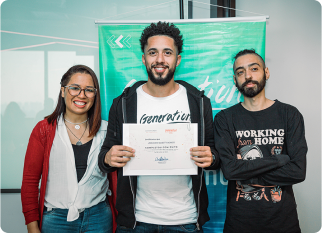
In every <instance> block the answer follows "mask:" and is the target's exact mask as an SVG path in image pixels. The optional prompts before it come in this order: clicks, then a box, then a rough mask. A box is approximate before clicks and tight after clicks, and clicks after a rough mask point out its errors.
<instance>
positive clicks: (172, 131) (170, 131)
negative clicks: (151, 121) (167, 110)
mask: <svg viewBox="0 0 322 233" xmlns="http://www.w3.org/2000/svg"><path fill="white" fill-rule="evenodd" d="M165 132H166V133H168V134H173V133H175V132H177V129H165Z"/></svg>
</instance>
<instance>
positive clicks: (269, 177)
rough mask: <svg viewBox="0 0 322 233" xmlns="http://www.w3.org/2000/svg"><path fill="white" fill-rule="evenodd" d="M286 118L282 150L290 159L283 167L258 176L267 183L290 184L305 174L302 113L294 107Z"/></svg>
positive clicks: (305, 151) (300, 180)
mask: <svg viewBox="0 0 322 233" xmlns="http://www.w3.org/2000/svg"><path fill="white" fill-rule="evenodd" d="M292 108H293V110H294V111H291V112H290V114H289V115H288V118H287V131H286V134H285V136H284V147H285V148H286V150H285V148H284V149H283V152H284V151H285V152H287V155H288V156H289V158H290V161H289V162H288V163H286V164H285V165H284V166H283V167H280V168H278V169H276V170H273V171H270V172H267V173H265V174H263V175H262V176H261V177H260V178H261V179H262V180H263V181H264V182H265V183H266V184H267V185H280V186H284V185H292V184H296V183H299V182H302V181H304V179H305V174H306V154H307V150H308V149H307V144H306V140H305V132H304V120H303V116H302V114H301V113H300V112H299V111H298V110H297V109H296V108H294V107H292Z"/></svg>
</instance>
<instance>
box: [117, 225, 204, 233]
mask: <svg viewBox="0 0 322 233" xmlns="http://www.w3.org/2000/svg"><path fill="white" fill-rule="evenodd" d="M128 232H131V233H161V232H162V233H183V232H194V233H203V230H202V228H201V229H200V230H198V229H197V226H196V224H184V225H154V224H150V223H143V222H136V226H135V228H134V229H132V228H127V227H124V226H120V225H118V226H117V229H116V233H128Z"/></svg>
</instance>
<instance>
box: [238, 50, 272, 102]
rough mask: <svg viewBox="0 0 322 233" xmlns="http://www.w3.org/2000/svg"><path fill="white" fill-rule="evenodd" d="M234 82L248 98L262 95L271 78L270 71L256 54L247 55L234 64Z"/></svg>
mask: <svg viewBox="0 0 322 233" xmlns="http://www.w3.org/2000/svg"><path fill="white" fill-rule="evenodd" d="M234 73H235V75H234V82H235V84H236V87H237V88H238V90H239V91H240V92H241V93H242V94H243V95H244V96H245V97H248V98H253V97H255V96H257V95H258V94H259V93H261V92H262V91H263V90H264V88H265V84H266V80H267V79H268V78H269V70H268V68H267V67H266V68H265V67H264V64H263V62H262V61H261V59H260V58H259V57H258V56H257V55H255V54H246V55H243V56H240V57H239V58H237V59H236V61H235V63H234Z"/></svg>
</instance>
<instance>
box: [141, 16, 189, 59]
mask: <svg viewBox="0 0 322 233" xmlns="http://www.w3.org/2000/svg"><path fill="white" fill-rule="evenodd" d="M180 33H181V32H180V30H179V29H178V28H177V27H176V26H175V25H174V24H173V23H171V24H170V23H167V22H161V21H159V22H158V23H151V24H150V25H149V26H147V27H146V28H145V29H144V30H143V32H142V35H141V38H140V43H141V50H142V52H143V53H144V47H145V46H146V45H147V44H148V39H149V38H150V37H152V36H158V35H160V36H162V35H164V36H169V37H171V38H172V39H173V40H174V44H175V46H176V47H177V49H178V54H180V53H182V45H183V39H182V35H181V34H180Z"/></svg>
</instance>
